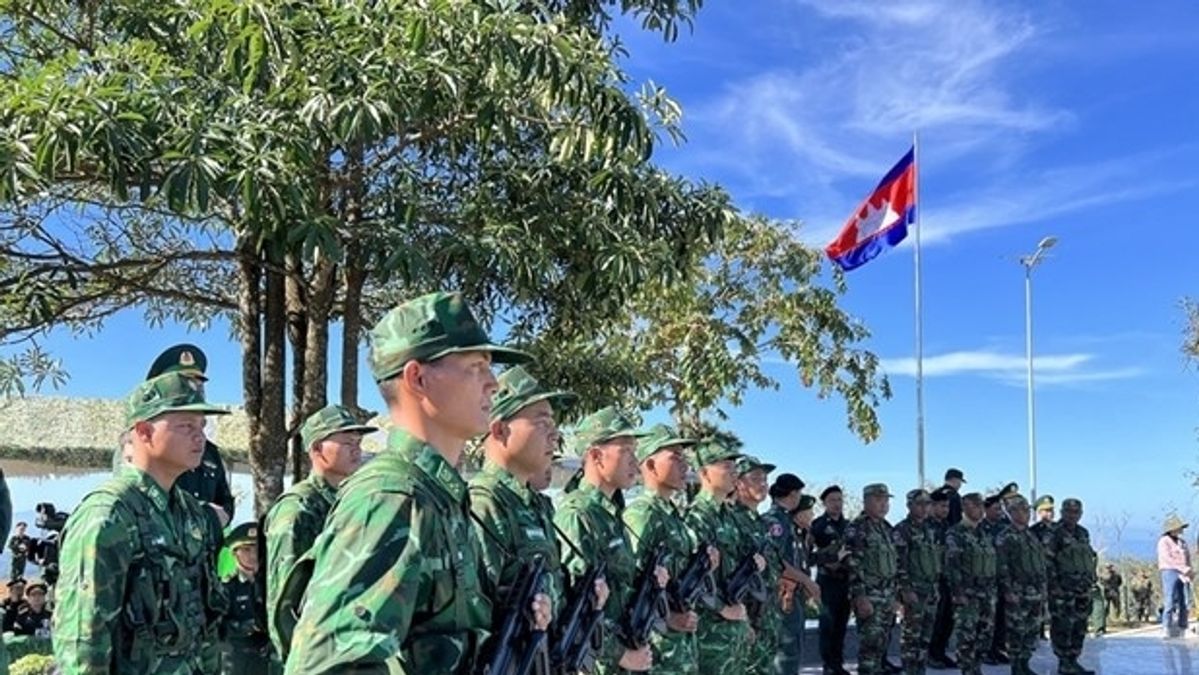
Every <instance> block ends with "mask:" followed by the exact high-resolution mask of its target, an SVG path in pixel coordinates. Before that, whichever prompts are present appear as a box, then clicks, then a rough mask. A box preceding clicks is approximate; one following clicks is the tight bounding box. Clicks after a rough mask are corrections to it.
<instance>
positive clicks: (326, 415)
mask: <svg viewBox="0 0 1199 675" xmlns="http://www.w3.org/2000/svg"><path fill="white" fill-rule="evenodd" d="M378 430H379V428H378V427H372V426H370V425H369V424H362V423H361V422H359V421H358V420H356V419H354V414H353V413H351V412H350V409H349V408H347V407H345V406H340V405H327V406H325V407H324V408H321V409H320V410H318V411H316V412H314V413H312V414H311V415H309V416H308V419H306V420H304V426H302V427H300V443H302V444H303V445H304V450H305V451H307V450H311V449H312V444H313V443H316V442H317V441H323V440H325V439H326V438H328V437H330V436H332V435H333V434H336V433H339V432H342V431H356V432H358V433H363V434H369V433H371V432H372V431H378Z"/></svg>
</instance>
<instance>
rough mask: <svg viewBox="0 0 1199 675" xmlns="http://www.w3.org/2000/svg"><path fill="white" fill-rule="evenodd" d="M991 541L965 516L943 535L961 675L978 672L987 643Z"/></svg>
mask: <svg viewBox="0 0 1199 675" xmlns="http://www.w3.org/2000/svg"><path fill="white" fill-rule="evenodd" d="M996 572H997V570H996V560H995V544H994V543H993V542H992V541H991V538H990V537H988V536H986V534H985V533H984V532H983V531H982V530H980V529H979V528H978V526H977V525H971V524H969V523H968V522H967V521H966V520H964V519H963V520H962V522H960V523H958V524H957V525H954V526H953V527H952V528H950V530H949V532H948V534H946V536H945V574H946V577H947V581H948V586H949V591H950V593H951V594H952V595H953V597H954V598H962V599H964V600H965V602H964V603H963V604H960V605H956V606H955V608H954V618H953V621H954V636H955V637H956V638H957V660H958V666H959V667H960V668H961V669H962V675H980V674H981V673H982V670H981V667H980V666H979V658H980V657H981V656H982V654H983V652H984V651H985V650H986V649H987V648H989V647H990V645H991V631H992V630H993V626H992V621H993V620H994V616H995V588H996V585H995V575H996Z"/></svg>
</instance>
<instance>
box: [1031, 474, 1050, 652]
mask: <svg viewBox="0 0 1199 675" xmlns="http://www.w3.org/2000/svg"><path fill="white" fill-rule="evenodd" d="M1034 507H1035V508H1036V515H1037V522H1035V523H1033V524H1032V525H1030V526H1029V528H1028V530H1029V531H1030V532H1032V533H1033V536H1034V537H1036V538H1037V540H1039V541H1040V542H1041V544H1042V545H1044V546H1048V545H1049V533H1050V532H1051V531H1052V530H1053V507H1054V501H1053V495H1041V496H1040V497H1037V501H1036V503H1035V504H1034ZM1048 626H1049V596H1048V595H1046V597H1045V604H1044V606H1042V607H1041V633H1040V639H1042V640H1044V639H1045V636H1046V631H1047V629H1048Z"/></svg>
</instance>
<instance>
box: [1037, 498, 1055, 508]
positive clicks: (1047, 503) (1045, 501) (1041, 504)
mask: <svg viewBox="0 0 1199 675" xmlns="http://www.w3.org/2000/svg"><path fill="white" fill-rule="evenodd" d="M1036 508H1037V510H1038V511H1043V510H1045V509H1052V508H1053V495H1042V496H1040V497H1037V502H1036Z"/></svg>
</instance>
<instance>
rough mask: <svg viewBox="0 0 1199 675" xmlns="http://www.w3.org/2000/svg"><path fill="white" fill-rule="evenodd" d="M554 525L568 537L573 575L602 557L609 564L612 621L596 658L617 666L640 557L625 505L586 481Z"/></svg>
mask: <svg viewBox="0 0 1199 675" xmlns="http://www.w3.org/2000/svg"><path fill="white" fill-rule="evenodd" d="M616 494H620V493H619V492H618V493H616ZM554 524H555V525H557V526H558V530H559V531H560V532H559V536H560V537H562V538H564V539H567V540H568V541H563V542H561V544H560V545H559V549H560V550H561V551H562V565H563V567H564V568H565V570H566V573H567V574H568V575H569V576H570V578H571V579H572V580H577V579H578V578H579V577H581V576H583V575H585V574H586V573H587V569H588V568H589V567H590V566H591V565H594V564H596V563H598V562H600V561H601V560H602V561H604V562H605V563H606V565H607V572H606V579H607V581H608V589H609V594H608V601H607V602H605V603H604V617H605V619H606V621H607V624H608V626H607V628H606V630H605V631H604V645H603V648H602V649H601V650H600V652H599V653H598V654H596V659H595V660H596V662H597V664H600V665H601V666H609V667H615V666H616V664H617V663H618V662H619V661H620V657H621V655H622V654H623V653H624V651H625V647H624V646H623V645H622V644H621V643H620V640H619V639H617V635H618V632H619V631H618V630H617V627H618V625H619V622H620V619H621V617H622V616H623V615H624V612H625V606H626V605H627V604H628V602H629V600H630V598H631V596H632V595H633V586H634V584H635V583H636V581H637V559H636V558H635V557H634V556H633V549H632V547H631V546H630V545H629V540H628V537H627V536H625V531H624V524H623V523H622V521H621V508H620V505H619V503H618V502H617V498H616V496H615V495H613V497H608V496H607V495H605V494H604V493H603V491H602V490H600V489H599V488H597V487H596V486H595V485H592V484H591V483H589V482H587V481H586V480H583V481H581V482H580V483H579V484H578V486H577V487H575V488H574V489H573V490H571V491H570V492H568V493H567V494H566V495H565V496H564V497H563V498H562V502H561V503H560V504H558V509H557V511H556V512H555V513H554Z"/></svg>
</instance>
